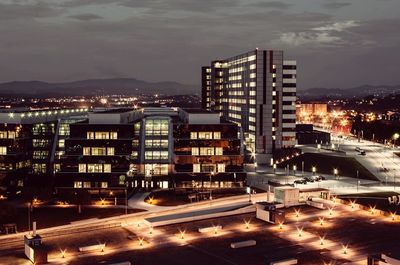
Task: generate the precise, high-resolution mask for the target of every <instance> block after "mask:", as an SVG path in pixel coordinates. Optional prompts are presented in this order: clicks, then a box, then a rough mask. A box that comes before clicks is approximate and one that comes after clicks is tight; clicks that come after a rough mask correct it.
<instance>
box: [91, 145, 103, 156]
mask: <svg viewBox="0 0 400 265" xmlns="http://www.w3.org/2000/svg"><path fill="white" fill-rule="evenodd" d="M92 155H94V156H105V155H106V148H105V147H92Z"/></svg>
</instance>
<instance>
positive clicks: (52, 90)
mask: <svg viewBox="0 0 400 265" xmlns="http://www.w3.org/2000/svg"><path fill="white" fill-rule="evenodd" d="M98 94H126V95H137V94H167V95H186V94H200V88H199V87H198V86H196V85H188V84H181V83H178V82H175V81H161V82H147V81H144V80H139V79H136V78H98V79H84V80H76V81H71V82H45V81H39V80H29V81H10V82H5V83H0V95H9V96H12V95H19V96H57V95H58V96H63V95H65V96H72V95H76V96H88V95H98Z"/></svg>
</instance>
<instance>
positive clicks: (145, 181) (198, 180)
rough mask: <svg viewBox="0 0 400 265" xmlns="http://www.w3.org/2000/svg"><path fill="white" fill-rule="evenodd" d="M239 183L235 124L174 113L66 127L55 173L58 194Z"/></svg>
mask: <svg viewBox="0 0 400 265" xmlns="http://www.w3.org/2000/svg"><path fill="white" fill-rule="evenodd" d="M210 180H211V183H210ZM244 181H245V174H244V173H243V155H242V150H241V138H240V134H239V129H238V127H237V125H236V124H234V123H231V122H227V121H225V120H223V119H221V118H220V116H219V114H218V113H212V112H209V111H204V110H182V109H174V108H144V109H140V110H130V109H117V110H107V111H101V112H92V113H89V117H88V119H87V120H85V121H81V122H78V123H73V124H70V135H69V137H68V138H67V139H65V154H64V155H63V156H62V157H61V164H60V170H59V172H58V173H57V174H56V186H57V187H58V189H63V188H64V189H71V188H74V189H87V190H90V192H91V193H102V192H108V191H109V190H122V189H125V187H129V188H147V189H156V188H157V189H159V188H161V189H167V188H196V187H198V188H202V187H210V185H212V187H213V188H232V187H240V186H243V185H244Z"/></svg>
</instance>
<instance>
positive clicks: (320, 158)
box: [278, 153, 378, 180]
mask: <svg viewBox="0 0 400 265" xmlns="http://www.w3.org/2000/svg"><path fill="white" fill-rule="evenodd" d="M303 161H304V170H305V171H309V172H311V171H312V170H311V169H312V167H313V166H315V167H316V169H317V174H329V175H333V170H334V169H335V168H337V169H338V172H339V177H340V176H346V177H353V178H356V177H357V170H358V172H359V174H358V176H359V178H360V179H367V180H378V179H377V178H376V177H375V176H374V175H373V174H372V173H371V172H369V171H368V169H366V168H365V167H364V166H363V165H361V164H360V163H359V162H358V161H357V160H356V159H355V158H353V157H343V156H332V155H324V154H318V153H304V154H301V155H300V156H297V157H294V158H293V159H291V160H289V161H285V162H283V163H280V164H279V165H278V167H280V168H285V167H286V166H287V165H289V167H290V170H291V171H292V169H293V165H296V167H297V172H301V167H302V162H303Z"/></svg>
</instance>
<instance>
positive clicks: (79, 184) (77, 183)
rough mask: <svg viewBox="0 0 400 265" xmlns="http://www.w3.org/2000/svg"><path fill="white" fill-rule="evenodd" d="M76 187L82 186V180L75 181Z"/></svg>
mask: <svg viewBox="0 0 400 265" xmlns="http://www.w3.org/2000/svg"><path fill="white" fill-rule="evenodd" d="M74 188H76V189H80V188H82V181H74Z"/></svg>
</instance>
